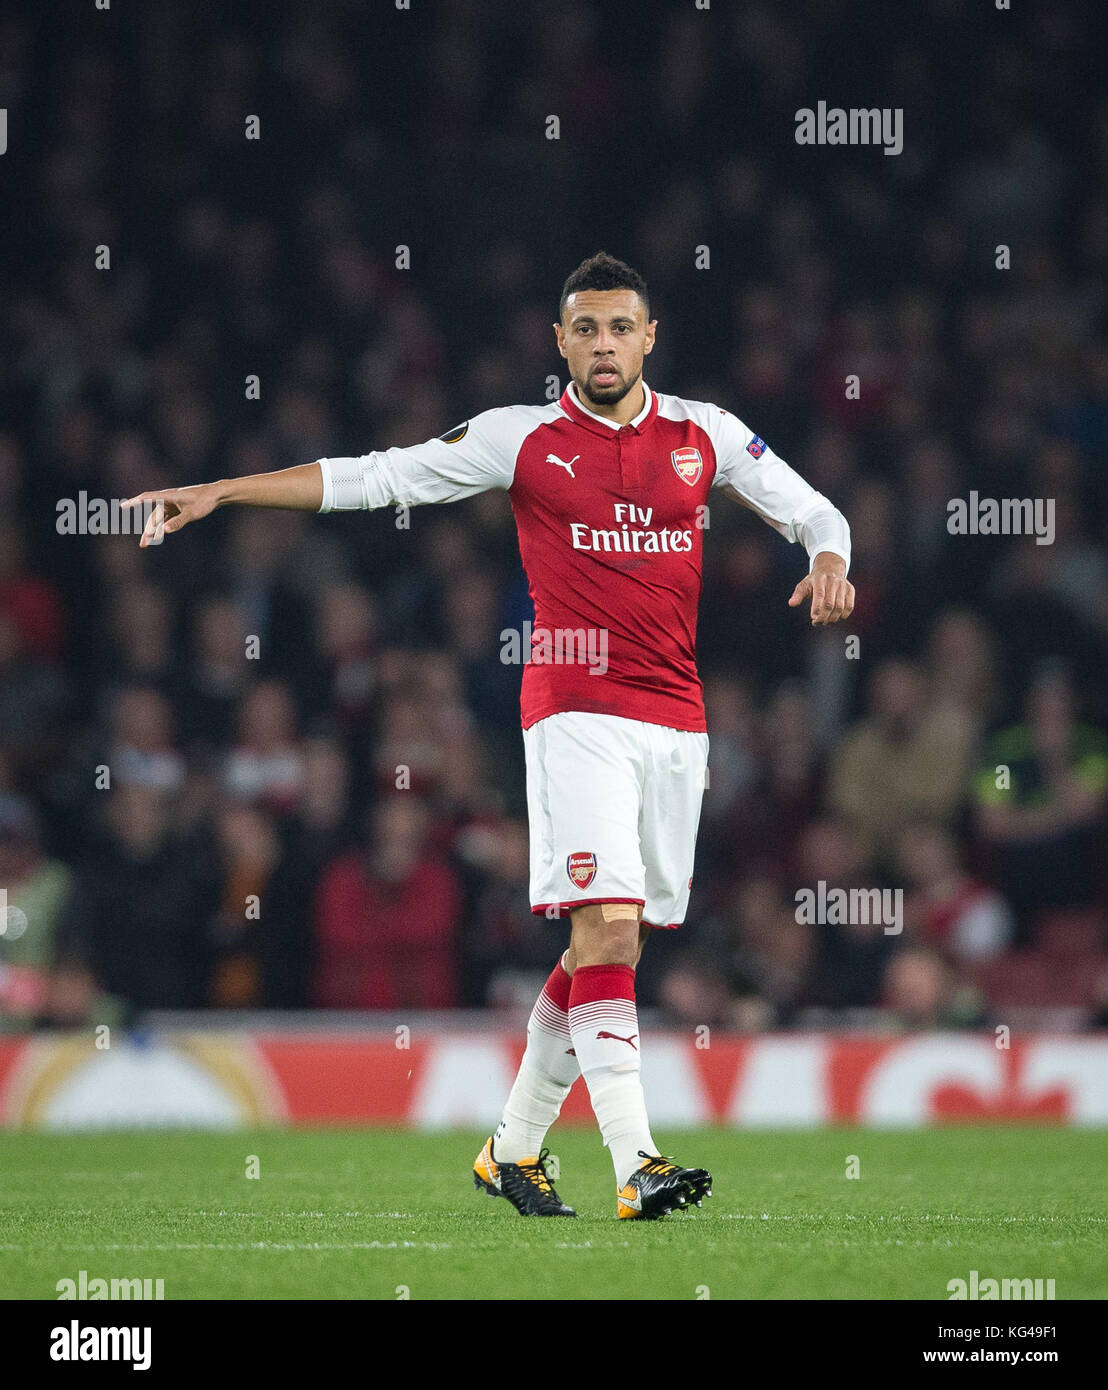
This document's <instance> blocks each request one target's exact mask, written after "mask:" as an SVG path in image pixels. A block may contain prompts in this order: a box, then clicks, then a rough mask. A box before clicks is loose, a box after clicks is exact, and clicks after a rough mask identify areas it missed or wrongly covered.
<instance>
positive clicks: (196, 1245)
mask: <svg viewBox="0 0 1108 1390" xmlns="http://www.w3.org/2000/svg"><path fill="white" fill-rule="evenodd" d="M449 1249H451V1247H450V1246H449V1245H445V1244H441V1243H437V1242H435V1241H429V1240H349V1241H323V1240H313V1241H274V1240H256V1241H251V1242H249V1243H248V1244H247V1243H238V1244H235V1243H232V1242H228V1241H177V1242H172V1243H169V1242H167V1243H166V1244H160V1245H0V1254H4V1253H9V1252H11V1253H17V1254H58V1253H65V1254H71V1255H76V1254H81V1255H96V1254H108V1253H126V1254H129V1255H141V1254H152V1253H165V1252H167V1251H175V1250H233V1251H240V1252H241V1251H247V1250H260V1251H265V1252H267V1253H268V1252H275V1253H278V1254H280V1253H284V1252H287V1251H289V1250H449Z"/></svg>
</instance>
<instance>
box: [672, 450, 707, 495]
mask: <svg viewBox="0 0 1108 1390" xmlns="http://www.w3.org/2000/svg"><path fill="white" fill-rule="evenodd" d="M670 458H671V459H672V460H673V466H674V468H675V469H676V471H677V476H678V477H679V478H680V479H681V481H682V482H683V483H688V485H689V487H692V485H693V484H694V483H695V482H696V480H697V479H698V478H699V477H700V475H701V473H703V472H704V460H703V459H702V458H701V457H700V450H699V449H674V451H673V453H671V454H670Z"/></svg>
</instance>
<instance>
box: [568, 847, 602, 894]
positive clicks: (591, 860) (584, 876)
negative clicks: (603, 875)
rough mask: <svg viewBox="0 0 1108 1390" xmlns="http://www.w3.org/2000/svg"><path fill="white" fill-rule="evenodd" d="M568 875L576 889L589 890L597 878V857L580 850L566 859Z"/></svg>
mask: <svg viewBox="0 0 1108 1390" xmlns="http://www.w3.org/2000/svg"><path fill="white" fill-rule="evenodd" d="M566 873H567V874H569V877H570V881H571V882H572V883H573V885H574V886H575V887H576V888H587V887H588V886H589V884H590V883H591V882H592V881H593V879H594V878H595V877H596V855H595V854H590V853H588V852H587V851H586V850H579V851H578V853H577V854H571V855H569V856H568V857H567V858H566Z"/></svg>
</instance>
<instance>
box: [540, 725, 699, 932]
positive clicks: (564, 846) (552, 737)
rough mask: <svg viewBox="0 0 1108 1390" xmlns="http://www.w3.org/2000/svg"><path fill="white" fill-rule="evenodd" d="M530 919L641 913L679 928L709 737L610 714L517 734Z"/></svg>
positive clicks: (648, 921)
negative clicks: (622, 909) (523, 773)
mask: <svg viewBox="0 0 1108 1390" xmlns="http://www.w3.org/2000/svg"><path fill="white" fill-rule="evenodd" d="M523 747H524V752H525V754H526V758H527V816H528V820H529V822H530V829H531V911H532V912H535V913H540V912H541V913H544V914H545V915H547V916H550V917H554V916H565V915H567V914H568V912H569V910H570V909H571V908H574V907H583V906H585V905H586V904H588V903H613V902H615V903H620V902H622V903H641V904H642V909H643V914H642V916H643V921H644V923H646V924H648V925H649V926H653V927H678V926H680V925H681V923H682V922H683V921H684V920H685V912H686V909H687V908H688V905H689V890H690V889H691V887H692V872H693V855H694V851H695V848H696V830H697V825H698V824H699V821H700V802H701V799H702V797H703V795H704V774H705V769H706V767H707V764H708V735H707V734H697V733H688V732H685V731H683V730H680V729H669V728H666V727H665V726H664V725H662V724H646V723H643V722H642V721H641V720H638V719H623V718H622V717H620V716H619V715H614V714H585V713H567V714H551V715H548V716H547V718H546V719H540V720H539V721H538V723H537V724H532V725H531V727H530V728H529V729H524V731H523Z"/></svg>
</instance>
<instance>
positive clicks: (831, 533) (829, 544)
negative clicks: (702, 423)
mask: <svg viewBox="0 0 1108 1390" xmlns="http://www.w3.org/2000/svg"><path fill="white" fill-rule="evenodd" d="M717 410H718V412H719V413H718V414H717V415H715V416H713V418H712V429H711V430H710V434H711V438H712V444H713V446H714V448H715V451H716V476H715V481H714V483H713V486H714V487H722V488H723V489H724V491H725V492H726V493H727V495H728V496H729V497H733V498H734V499H735V501H736V502H741V503H742V504H743V506H745V507H749V508H750V509H751V511H753V512H756V513H757V514H758V516H760V517H761V518H762V520H763V521H765V522H768V523H769V525H770V526H772V527H773V529H774V530H775V531H778V532H779V533H780V534H781V535H782V536H784V537H785V539H786V540H787V541H790V542H791V541H800V543H801V544H802V545H803V546H804V548H805V550H806V551H807V552H808V555H809V558H810V560H812V561H814V560H815V557H816V556H817V555H818V554H819V553H820V552H821V551H831V553H832V554H834V555H839V556H841V557H842V559H843V560H845V561H846V567H847V569H848V570H849V569H850V527H849V526H848V525H847V521H846V517H844V516H843V514H842V512H840V511H839V510H838V508H837V507H835V506H834V505H833V504H832V503H831V502H829V501H828V500H827V498H826V497H824V495H823V493H822V492H817V491H816V490H815V488H814V487H812V485H811V483H807V482H805V481H804V479H803V478H802V477H801V476H800V474H799V473H797V472H796V471H795V470H794V469H792V468H790V467H789V465H788V464H787V463H786V462H785V460H784V459H782V458H778V457H777V455H776V454H775V453H774V452H773V450H772V449H771V448H770V447H769V445H768V444H767V443H766V442H765V440H764V439H760V438H759V437H758V436H757V435H756V434H755V433H754V431H753V430H751V429H748V428H747V426H746V425H744V424H743V422H742V421H741V420H739V419H737V418H736V417H735V416H734V415H731V414H730V413H729V412H728V411H726V410H720V409H719V408H718V407H717Z"/></svg>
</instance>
